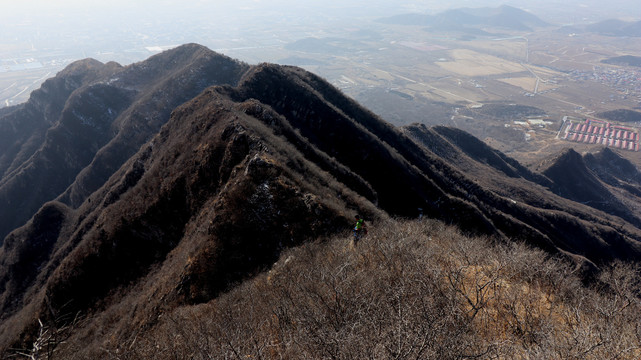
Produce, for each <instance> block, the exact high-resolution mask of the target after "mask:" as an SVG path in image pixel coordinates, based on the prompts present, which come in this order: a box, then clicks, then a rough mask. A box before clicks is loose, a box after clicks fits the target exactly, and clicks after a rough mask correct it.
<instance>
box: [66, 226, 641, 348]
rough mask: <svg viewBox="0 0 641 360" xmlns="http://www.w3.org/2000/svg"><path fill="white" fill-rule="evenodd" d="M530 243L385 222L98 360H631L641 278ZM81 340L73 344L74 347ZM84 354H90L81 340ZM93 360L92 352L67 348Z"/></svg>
mask: <svg viewBox="0 0 641 360" xmlns="http://www.w3.org/2000/svg"><path fill="white" fill-rule="evenodd" d="M574 270H575V269H573V268H572V267H570V266H569V265H568V264H567V263H565V262H564V261H562V260H559V259H558V258H556V257H551V256H549V255H548V254H545V253H543V252H541V251H540V250H534V249H532V248H530V247H527V246H526V245H523V244H518V243H510V244H497V243H493V242H492V240H491V239H487V238H470V237H466V236H463V235H461V234H460V233H459V232H458V231H457V230H456V229H455V228H453V227H450V226H446V225H444V224H442V223H440V222H437V221H432V220H428V221H414V222H397V221H390V222H387V223H385V224H379V225H378V226H376V228H374V229H372V231H371V232H370V235H369V236H368V237H367V238H365V239H364V240H363V241H361V242H360V243H358V245H357V246H354V244H353V243H351V242H350V240H349V237H348V236H347V235H345V236H342V237H341V236H339V237H336V238H333V239H331V240H329V241H324V242H315V243H309V244H305V245H302V246H300V247H298V248H295V249H292V250H290V251H288V252H286V253H285V254H283V255H282V256H281V258H280V260H279V261H278V262H277V263H276V264H275V265H274V266H273V268H272V269H271V270H270V271H269V272H266V273H264V274H262V275H260V276H258V277H256V278H255V279H254V280H252V281H250V282H246V283H244V284H242V285H241V286H239V287H237V288H235V289H233V290H232V291H230V292H229V293H227V294H225V295H223V296H221V297H220V298H218V299H215V300H212V301H211V302H209V303H206V304H201V305H197V306H185V307H180V308H177V309H176V310H175V311H172V312H170V313H167V314H163V315H162V316H161V318H160V319H159V321H158V323H157V324H156V326H155V327H154V328H153V329H151V330H149V331H148V332H145V333H143V334H137V336H136V337H132V338H130V339H126V340H121V342H109V341H106V342H105V344H104V348H103V350H98V349H93V350H94V351H97V352H94V353H93V355H96V354H100V351H104V352H103V353H102V355H103V356H106V355H109V356H111V357H112V358H117V359H142V358H155V359H169V358H172V359H173V358H191V359H210V358H216V359H249V358H251V359H280V358H286V359H294V358H299V359H302V358H305V359H363V358H369V359H468V358H480V359H501V358H502V359H508V358H509V359H514V358H522V359H528V358H548V359H550V358H562V359H606V358H612V359H614V358H617V359H633V358H638V356H639V355H640V354H641V332H640V330H641V329H640V328H639V325H638V324H639V320H641V319H640V318H639V317H640V316H641V315H639V314H641V312H640V311H639V310H641V304H640V303H639V301H638V298H637V296H636V295H637V294H638V291H639V289H640V287H639V281H638V275H639V269H638V268H634V267H632V266H629V265H624V264H617V265H615V266H613V267H612V268H610V269H609V270H606V271H604V272H603V274H602V276H601V278H600V279H599V281H598V282H596V283H595V285H591V286H585V285H583V284H582V283H581V281H580V279H579V278H578V277H577V276H576V275H575V274H574ZM72 343H73V342H72ZM78 346H80V345H78ZM63 350H64V351H65V354H69V355H71V354H74V353H75V354H77V355H78V357H79V358H85V357H86V356H87V355H88V354H89V353H88V351H91V350H88V349H81V348H80V347H79V348H73V347H72V346H70V347H67V348H65V349H63Z"/></svg>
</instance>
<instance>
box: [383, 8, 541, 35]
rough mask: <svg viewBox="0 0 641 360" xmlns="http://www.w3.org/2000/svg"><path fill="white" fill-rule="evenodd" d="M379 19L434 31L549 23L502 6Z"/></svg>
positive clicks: (523, 27)
mask: <svg viewBox="0 0 641 360" xmlns="http://www.w3.org/2000/svg"><path fill="white" fill-rule="evenodd" d="M378 22H381V23H385V24H398V25H418V26H426V27H428V28H430V29H435V30H447V31H464V32H470V30H471V29H480V28H498V29H508V30H518V31H531V30H533V29H534V28H540V27H545V26H549V24H548V23H546V22H545V21H543V20H541V19H540V18H538V17H537V16H535V15H533V14H531V13H529V12H526V11H524V10H521V9H518V8H515V7H511V6H507V5H503V6H500V7H497V8H490V7H484V8H461V9H453V10H447V11H445V12H442V13H440V14H436V15H427V14H403V15H395V16H391V17H387V18H382V19H379V20H378Z"/></svg>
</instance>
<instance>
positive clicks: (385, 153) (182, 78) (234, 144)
mask: <svg viewBox="0 0 641 360" xmlns="http://www.w3.org/2000/svg"><path fill="white" fill-rule="evenodd" d="M83 64H85V63H78V64H75V65H74V67H76V68H77V67H82V66H83ZM86 64H89V65H91V64H94V65H95V66H97V67H101V65H98V64H96V63H94V62H93V61H88V62H86ZM168 64H169V65H170V66H169V65H168ZM105 66H107V67H108V68H109V71H107V72H106V74H107V76H103V77H100V76H99V77H96V78H92V79H93V81H89V82H88V83H86V84H83V86H79V87H78V88H77V89H80V90H73V91H69V90H70V89H67V88H65V89H67V92H68V93H69V94H73V95H65V96H60V97H59V98H58V97H54V98H50V101H51V102H52V103H51V104H50V105H44V106H45V107H46V106H49V107H51V108H55V109H62V110H61V112H60V114H61V115H60V116H61V118H60V120H59V121H53V122H52V124H55V126H54V127H53V128H52V130H50V131H49V132H48V133H47V135H46V136H45V138H46V139H47V140H46V141H45V144H48V146H49V147H50V148H54V149H55V148H56V146H58V148H59V149H60V150H58V151H60V152H59V154H64V152H63V150H62V149H64V148H65V146H62V145H64V144H65V142H64V141H66V144H68V143H70V142H71V140H73V139H75V137H71V135H70V133H64V132H63V135H65V136H67V137H66V138H65V137H64V136H59V137H56V136H52V134H56V131H60V128H61V127H65V126H66V127H67V128H74V126H75V127H76V128H77V132H76V133H75V134H76V136H80V137H81V138H85V140H84V141H87V140H86V135H83V134H85V133H86V134H94V133H96V134H101V135H102V136H104V138H103V139H106V140H103V141H102V142H101V143H100V144H99V145H102V146H98V145H94V149H96V150H94V151H92V153H93V158H90V159H89V160H88V161H85V162H83V164H84V167H82V168H80V167H79V168H80V169H79V170H77V171H75V172H72V173H71V174H70V175H67V176H68V178H69V180H68V181H69V182H70V183H69V184H68V185H66V186H65V187H62V186H60V187H58V188H57V189H54V190H55V191H54V190H52V191H51V193H52V194H53V195H52V196H49V198H48V199H46V200H43V199H44V197H43V199H41V200H39V202H38V201H37V200H33V203H34V204H36V203H37V204H39V206H38V207H37V209H36V210H35V211H33V213H32V214H30V215H29V216H28V218H27V219H26V220H25V221H24V222H23V223H21V224H20V225H19V226H13V225H8V224H7V223H3V225H4V226H5V227H7V228H10V227H11V226H13V227H11V230H12V231H11V232H10V233H9V234H8V235H7V236H6V237H5V238H4V239H5V240H4V243H3V246H2V248H0V313H1V314H2V315H0V321H2V324H3V325H2V326H0V351H2V353H3V355H5V354H7V351H8V349H9V348H20V349H23V348H26V347H29V346H30V344H32V343H33V341H34V340H35V338H36V337H37V332H38V320H39V319H40V320H42V321H44V322H46V323H47V324H54V325H55V323H56V321H57V318H59V317H60V316H63V315H65V316H66V315H68V314H83V316H86V317H87V321H89V322H91V321H96V322H97V324H99V323H104V324H105V328H104V329H105V330H104V331H105V332H106V333H105V334H104V335H105V336H106V337H109V336H114V337H115V338H117V337H119V336H124V335H123V334H125V333H126V334H129V335H131V334H132V333H133V332H135V331H136V330H135V328H147V327H153V325H154V324H155V323H156V321H157V319H158V316H160V314H162V313H163V312H164V311H170V310H172V309H175V308H176V307H178V306H187V305H193V304H199V303H204V302H208V301H211V300H212V299H215V298H216V297H217V296H218V295H219V294H221V293H222V292H225V291H226V290H227V289H229V288H232V287H234V286H236V284H238V283H242V282H243V281H244V280H245V279H247V278H249V277H252V276H253V275H255V274H257V273H259V272H261V271H264V270H265V269H268V268H269V267H270V266H272V265H273V264H274V262H275V261H276V260H277V259H278V257H279V255H280V254H281V252H282V251H284V250H285V249H287V248H289V247H292V246H297V245H299V244H302V243H305V242H308V241H314V240H315V239H319V238H324V237H328V236H334V235H336V234H341V233H344V232H345V231H347V230H348V229H349V228H350V226H351V219H352V218H353V216H354V215H355V214H357V213H358V214H361V215H363V216H365V218H366V219H368V221H372V222H378V221H383V220H385V219H388V218H389V217H398V216H400V217H405V218H416V217H419V216H426V217H430V218H436V219H440V220H441V221H444V222H446V223H451V224H456V225H457V226H459V227H460V228H461V229H462V231H464V232H465V233H468V234H476V235H483V236H488V237H492V238H493V239H496V241H500V242H509V241H525V242H527V243H529V244H531V245H535V246H538V247H540V248H542V249H544V250H546V251H547V252H548V253H550V254H553V255H555V256H560V257H561V258H564V259H566V260H567V261H572V262H574V263H576V264H577V266H579V267H580V269H581V271H582V272H583V274H584V275H585V276H586V277H589V276H591V275H594V273H595V272H596V271H597V268H598V267H599V266H603V265H605V264H608V263H610V262H612V261H615V260H633V261H637V260H638V259H639V258H641V246H640V245H639V239H641V229H639V227H638V226H635V223H636V222H635V221H636V220H635V216H637V215H635V213H634V212H633V210H630V211H631V214H632V215H628V214H625V213H616V212H614V213H608V212H606V211H610V210H612V209H609V208H602V209H599V208H595V207H593V206H589V205H586V204H582V203H580V202H577V201H576V200H574V199H573V198H572V196H570V197H567V195H566V194H565V193H563V192H562V191H554V190H555V189H558V187H559V186H560V185H563V184H571V181H572V179H571V178H568V176H569V175H572V174H568V173H567V172H563V171H558V172H550V171H547V174H546V171H534V170H529V169H527V168H525V167H523V166H522V165H520V164H519V163H518V162H516V161H515V160H514V159H511V158H509V157H507V156H506V155H504V154H502V153H500V152H498V151H496V150H494V149H491V148H490V147H488V146H487V145H485V144H484V143H483V142H481V141H480V140H478V139H475V138H473V137H472V136H471V135H469V134H467V133H465V132H462V131H461V130H457V129H451V128H446V127H435V128H428V127H426V126H423V125H410V126H408V127H403V128H395V127H393V126H392V125H390V124H389V123H387V122H385V121H384V120H382V119H380V118H379V117H377V116H376V115H374V114H373V113H372V112H371V111H369V110H367V109H365V108H363V107H361V106H360V105H359V104H358V103H356V102H355V101H354V100H352V99H350V98H348V97H346V96H345V95H344V94H342V93H341V92H340V91H339V90H338V89H336V88H335V87H333V86H332V85H331V84H329V83H328V82H327V81H325V80H324V79H322V78H320V77H318V76H316V75H314V74H312V73H309V72H307V71H305V70H303V69H300V68H297V67H291V66H280V65H274V64H259V65H253V66H249V65H246V64H243V63H240V62H237V61H233V60H231V59H229V58H227V57H224V56H221V55H218V54H215V53H214V52H212V51H210V50H208V49H206V48H204V47H201V46H199V45H195V44H189V45H185V46H182V47H179V48H176V49H173V50H171V51H168V52H165V53H161V54H159V55H156V56H154V57H152V58H150V59H149V60H148V61H143V62H141V63H137V64H133V65H131V66H128V67H124V68H120V67H118V66H116V65H115V64H111V65H105ZM167 66H168V69H169V70H168V71H167V72H166V73H164V72H163V70H162V69H165V68H167ZM73 69H74V68H72V69H70V70H69V71H68V72H72V71H71V70H73ZM91 74H92V71H89V74H87V75H86V76H91ZM159 74H160V75H159ZM116 75H117V76H116ZM65 76H67V72H64V73H61V74H59V77H56V78H54V79H55V80H52V81H51V82H50V84H55V83H57V82H60V83H64V81H65V79H66V78H65ZM76 84H80V83H76ZM207 84H209V85H207ZM47 86H49V85H47ZM201 88H202V90H201ZM114 92H115V93H116V95H118V96H114ZM174 93H175V94H174ZM65 94H66V93H65ZM161 95H162V96H161ZM119 96H121V97H119ZM133 98H135V99H139V101H134V100H132V99H133ZM185 98H187V99H186V100H184V99H185ZM42 104H44V103H42ZM42 104H41V105H42ZM32 105H33V103H32V104H31V105H25V106H20V107H18V108H16V109H15V111H13V112H9V113H7V114H5V115H4V116H3V117H0V126H4V124H7V123H9V124H11V123H13V122H15V121H16V118H11V116H13V115H12V114H15V113H16V112H20V111H23V110H24V108H26V107H28V106H32ZM63 105H64V106H63ZM112 105H113V106H112ZM115 105H119V106H120V107H116V106H115ZM108 109H112V112H113V114H110V111H109V110H108ZM96 110H97V112H95V113H94V111H96ZM74 111H75V113H74ZM53 113H55V112H52V114H53ZM79 115H82V116H79ZM105 116H107V117H106V118H105ZM164 116H166V117H164ZM72 125H73V126H72ZM119 129H121V131H120V132H117V131H115V130H119ZM36 131H37V130H36ZM17 137H18V136H17ZM22 138H26V136H23V137H21V138H20V139H22ZM59 138H62V140H64V141H62V142H61V141H59V140H58V139H59ZM108 139H120V141H125V140H131V143H130V145H129V147H130V148H128V149H126V150H125V151H123V152H113V151H112V149H109V148H108V145H104V144H112V145H111V146H113V147H118V146H117V145H114V144H123V143H122V142H111V143H109V142H108V141H107V140H108ZM112 141H113V140H112ZM138 144H139V145H138ZM136 146H137V147H136ZM45 149H48V148H47V147H41V148H40V149H39V150H38V151H39V152H40V156H42V157H43V158H45V156H48V157H52V156H51V155H50V153H49V152H47V151H46V150H45ZM101 151H102V152H101ZM609 151H610V150H608V151H607V152H606V151H605V150H604V152H603V153H602V154H601V155H595V156H596V157H597V158H604V159H605V160H598V161H596V160H595V161H588V163H589V164H592V165H594V166H597V165H599V164H600V165H599V166H601V168H603V169H605V172H608V171H610V172H612V169H613V168H608V167H607V166H606V165H607V164H610V163H613V164H614V165H615V166H616V168H617V169H620V170H617V171H616V172H612V174H613V175H612V176H614V177H615V179H612V178H606V177H604V176H603V175H602V174H603V172H604V171H602V170H599V169H597V168H596V167H595V168H594V169H588V168H587V165H586V160H585V159H584V157H582V156H581V155H579V154H576V155H575V154H573V153H571V152H568V154H569V155H568V154H565V155H566V156H561V157H559V158H552V159H550V160H549V163H547V164H544V165H545V167H543V166H544V165H542V168H545V169H550V168H555V167H559V166H560V165H562V164H565V166H567V165H568V164H570V165H572V166H578V165H581V164H583V167H584V168H585V169H587V170H585V171H583V172H581V173H579V174H578V175H581V174H583V175H585V176H588V175H590V177H589V179H590V181H591V182H593V183H594V184H595V188H598V189H610V190H608V191H613V192H612V194H613V195H616V194H623V192H620V191H628V190H625V188H626V186H627V187H628V188H629V187H630V186H632V187H634V186H636V184H637V180H638V171H637V172H636V173H635V172H634V171H633V170H634V167H633V166H632V165H631V164H629V163H626V162H625V160H624V159H618V160H616V161H614V160H613V159H616V156H615V155H613V154H614V153H610V152H609ZM76 154H80V153H78V152H77V153H76ZM129 154H131V155H129ZM4 155H5V153H3V152H0V156H4ZM81 155H83V156H87V157H89V156H88V154H81ZM562 155H563V154H562ZM12 156H13V155H12ZM69 156H71V155H69ZM75 156H79V155H75ZM59 158H62V160H65V159H67V157H64V156H59ZM561 160H563V161H565V162H563V161H561ZM52 163H55V162H53V161H52ZM23 164H26V165H23ZM23 164H21V166H25V168H28V169H32V170H30V171H33V173H34V174H37V173H38V172H37V171H42V172H41V174H48V172H49V171H51V168H52V167H48V166H41V165H40V164H41V163H38V162H35V161H31V162H28V163H23ZM577 164H578V165H577ZM27 165H28V166H29V167H27ZM44 165H47V164H46V163H45V164H44ZM39 166H40V167H39ZM630 166H632V168H630ZM600 174H601V175H600ZM22 179H24V181H23V182H22V185H23V186H25V187H29V186H31V187H34V188H37V187H40V186H42V185H40V184H41V182H39V181H41V180H42V179H40V178H37V177H35V180H33V181H29V178H28V177H27V176H26V175H23V177H22ZM615 180H616V181H615ZM1 181H2V182H0V184H10V183H11V184H14V183H16V182H15V181H14V182H11V181H7V180H5V179H4V177H3V178H2V180H1ZM606 183H607V186H606V185H604V184H606ZM624 185H625V186H624ZM12 186H14V187H5V185H0V191H4V192H5V194H8V193H11V191H13V190H14V189H16V187H15V186H17V185H12ZM9 189H11V191H10V190H9ZM615 190H616V191H615ZM564 196H565V197H564ZM616 196H619V195H616ZM580 200H584V199H580ZM0 210H1V211H3V212H4V213H9V212H10V211H12V210H13V209H12V207H11V206H10V205H7V204H5V203H0ZM617 214H618V216H617ZM626 219H628V220H629V221H627V220H626ZM16 222H17V221H16ZM127 306H131V307H132V309H133V310H128V312H127V313H128V314H129V315H130V317H129V318H123V319H121V320H120V321H118V322H117V324H115V325H114V324H113V323H112V324H111V325H107V323H108V322H109V320H108V319H107V318H108V315H106V314H108V313H109V311H110V309H115V308H125V307H127ZM86 337H87V338H90V339H91V341H93V342H99V340H98V339H97V338H93V337H92V335H90V334H86ZM124 337H127V336H124ZM98 346H99V345H98Z"/></svg>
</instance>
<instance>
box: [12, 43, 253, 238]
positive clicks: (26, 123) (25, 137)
mask: <svg viewBox="0 0 641 360" xmlns="http://www.w3.org/2000/svg"><path fill="white" fill-rule="evenodd" d="M246 67H247V66H246V65H244V64H241V63H239V62H236V61H233V60H231V59H229V58H226V57H224V56H221V55H218V54H215V53H213V52H212V51H210V50H208V49H206V48H204V47H201V46H199V45H187V46H183V47H180V48H178V49H174V50H172V51H169V52H166V53H163V54H160V55H158V56H155V57H152V58H150V59H149V60H147V61H144V62H142V63H139V64H134V65H132V66H129V67H126V68H122V67H120V66H118V65H117V64H114V63H109V64H106V65H103V64H101V63H99V62H97V61H95V60H85V61H81V62H78V63H75V64H74V65H71V66H70V67H68V68H67V69H66V70H65V71H63V72H61V73H60V74H59V75H58V76H57V77H56V78H54V79H51V80H48V81H47V82H46V83H45V84H44V85H43V87H42V88H41V89H40V90H38V91H36V92H34V93H33V95H32V96H31V99H30V100H29V102H27V103H26V104H25V105H24V106H23V107H21V108H20V109H18V110H16V111H14V112H12V113H10V114H8V115H5V116H3V117H2V118H0V126H1V127H2V129H6V130H7V131H6V132H4V131H3V132H2V135H0V136H3V139H2V140H3V141H2V142H1V144H2V145H0V166H1V167H0V171H2V172H4V175H3V176H2V178H1V180H0V217H1V218H2V219H3V221H2V223H0V238H4V236H5V235H6V234H7V233H8V232H9V231H11V230H12V229H13V228H15V227H17V226H19V225H21V224H24V222H25V221H26V220H28V219H29V218H30V217H31V216H32V215H33V214H34V213H35V212H36V211H37V210H38V208H39V207H40V206H42V204H43V203H44V202H45V201H49V200H53V199H55V198H56V197H59V196H60V200H61V201H62V202H64V203H66V204H68V205H70V206H72V207H77V206H78V205H80V204H81V203H82V202H83V201H84V199H85V198H86V196H87V195H89V194H91V193H92V192H93V191H95V190H97V189H98V188H99V187H100V186H102V184H103V183H104V182H105V181H106V180H107V178H109V176H110V175H111V174H112V173H113V172H114V171H115V170H117V169H118V168H119V167H120V166H121V165H122V164H123V163H124V162H125V161H126V160H127V159H128V158H129V157H131V156H132V155H133V154H134V153H135V152H136V151H138V149H139V148H140V146H141V145H142V144H144V143H145V142H146V141H148V140H149V139H150V138H151V136H153V134H155V133H156V132H157V131H158V130H159V129H160V126H162V125H163V124H164V123H165V122H166V121H167V120H168V118H169V114H170V113H171V111H172V110H173V109H174V108H175V107H176V106H178V105H179V104H181V103H183V102H185V101H187V100H189V99H191V98H193V97H194V96H196V95H197V94H198V93H200V92H201V91H202V90H203V89H205V88H206V87H208V86H211V85H215V84H219V83H225V84H233V83H234V82H236V81H237V80H238V78H239V76H240V74H241V73H242V72H243V71H244V70H245V69H246ZM5 144H6V145H5ZM76 177H78V179H76Z"/></svg>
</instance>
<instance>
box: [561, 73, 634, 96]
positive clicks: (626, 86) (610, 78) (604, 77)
mask: <svg viewBox="0 0 641 360" xmlns="http://www.w3.org/2000/svg"><path fill="white" fill-rule="evenodd" d="M569 75H570V77H571V78H573V79H574V80H582V81H585V80H592V81H596V82H598V83H600V84H603V85H606V86H608V87H610V88H612V89H615V90H617V91H618V92H619V93H620V94H622V96H623V98H627V97H628V96H632V97H637V98H638V100H639V101H641V70H637V69H629V68H608V67H599V66H596V67H594V69H593V71H580V70H574V71H571V72H570V74H569Z"/></svg>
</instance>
